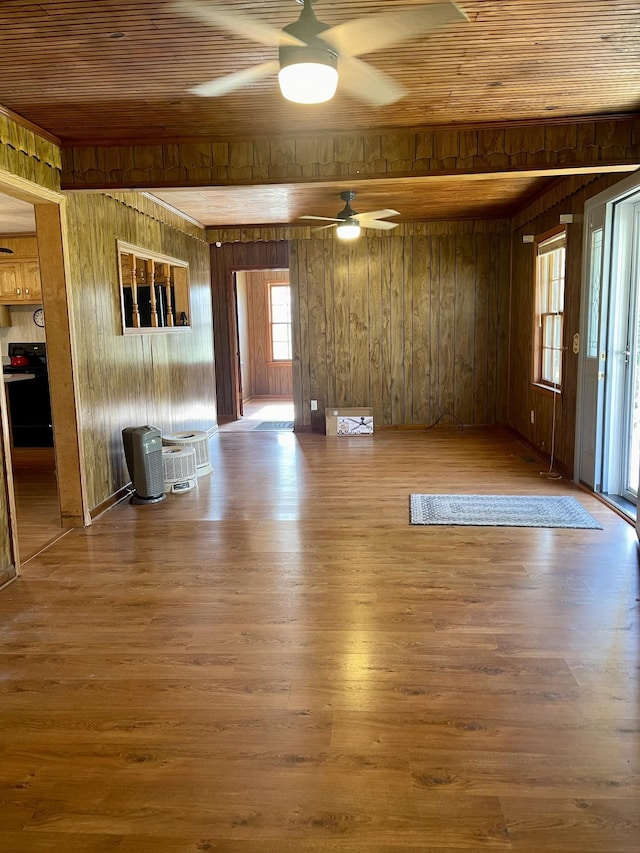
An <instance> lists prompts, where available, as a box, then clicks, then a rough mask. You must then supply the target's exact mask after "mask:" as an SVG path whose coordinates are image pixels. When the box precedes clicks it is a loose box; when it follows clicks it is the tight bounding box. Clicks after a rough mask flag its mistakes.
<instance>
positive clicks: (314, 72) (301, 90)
mask: <svg viewBox="0 0 640 853" xmlns="http://www.w3.org/2000/svg"><path fill="white" fill-rule="evenodd" d="M297 2H298V3H303V8H302V11H301V13H300V17H299V18H298V20H297V21H295V22H294V23H292V24H289V25H288V26H286V27H284V29H282V30H279V29H277V28H276V27H272V26H271V25H269V24H266V23H264V22H263V21H261V20H260V19H258V18H253V17H251V16H250V15H245V14H243V13H242V12H240V11H239V10H238V9H230V8H229V4H228V3H225V4H223V3H221V2H217V3H213V4H205V3H201V2H197V0H179V2H178V3H177V8H178V9H179V10H180V11H181V12H183V13H184V14H186V15H189V16H191V17H194V18H197V19H199V20H201V21H203V22H204V23H207V24H212V25H213V26H216V27H221V28H222V29H225V30H228V31H229V32H233V33H237V34H239V35H241V36H244V37H247V38H250V39H252V40H253V41H257V42H259V43H260V44H264V45H268V46H270V47H277V48H278V54H279V56H278V59H272V60H270V61H268V62H263V63H261V64H259V65H254V66H253V67H251V68H247V69H244V70H242V71H237V72H235V73H234V74H229V75H227V76H226V77H219V78H217V79H215V80H211V81H209V82H208V83H202V84H201V85H199V86H196V87H195V88H194V89H192V92H194V93H195V94H196V95H202V96H203V97H219V96H220V95H226V94H228V93H229V92H233V91H235V90H236V89H240V88H242V87H243V86H248V85H249V84H251V83H253V82H255V81H256V80H260V79H262V78H263V77H268V76H269V75H270V74H275V73H278V80H279V83H280V89H281V91H282V94H283V95H284V97H285V98H287V99H288V100H290V101H294V102H295V103H303V104H318V103H322V102H323V101H328V100H330V99H331V98H332V97H333V95H334V94H335V92H336V88H337V85H338V73H339V75H340V86H341V88H343V89H345V90H346V91H347V92H349V93H350V94H352V95H355V96H356V97H357V98H359V99H361V100H363V101H366V102H368V103H370V104H373V105H382V104H390V103H393V102H394V101H397V100H399V99H400V98H402V97H403V96H404V95H405V94H406V90H405V88H404V87H403V86H402V85H401V84H400V83H398V82H397V81H396V80H394V79H393V78H392V77H390V76H389V75H388V74H386V73H384V72H383V71H379V70H378V69H376V68H374V67H373V66H372V65H369V64H368V63H366V62H363V61H362V60H360V59H358V58H357V57H358V56H360V55H362V54H367V53H372V52H373V51H375V50H380V49H381V48H383V47H388V46H389V45H392V44H397V43H398V42H401V41H404V40H405V39H409V38H416V37H418V36H421V35H423V34H425V33H427V32H430V31H432V30H434V29H436V28H437V27H440V26H444V25H446V24H452V23H457V22H460V21H468V20H469V19H468V18H467V16H466V14H465V13H464V12H463V11H462V9H461V8H460V7H459V6H458V5H457V4H456V3H455V2H453V0H444V2H431V3H421V4H419V5H415V6H412V7H411V8H410V9H404V10H397V11H395V12H381V13H378V14H372V15H367V16H366V17H362V18H356V19H354V20H352V21H346V22H345V23H342V24H337V25H336V26H334V27H332V26H330V25H329V24H324V23H322V21H319V20H318V19H317V18H316V16H315V13H314V11H313V8H312V5H313V3H315V0H297Z"/></svg>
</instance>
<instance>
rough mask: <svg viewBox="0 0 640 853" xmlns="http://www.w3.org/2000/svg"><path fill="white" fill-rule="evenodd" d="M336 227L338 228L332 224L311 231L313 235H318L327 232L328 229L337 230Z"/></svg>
mask: <svg viewBox="0 0 640 853" xmlns="http://www.w3.org/2000/svg"><path fill="white" fill-rule="evenodd" d="M335 227H336V226H335V224H334V223H332V224H331V225H320V226H319V227H318V228H312V229H311V232H312V233H313V234H317V233H318V231H326V230H327V228H335Z"/></svg>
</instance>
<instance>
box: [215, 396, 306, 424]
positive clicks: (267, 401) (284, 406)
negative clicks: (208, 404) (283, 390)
mask: <svg viewBox="0 0 640 853" xmlns="http://www.w3.org/2000/svg"><path fill="white" fill-rule="evenodd" d="M261 421H293V400H290V399H286V398H283V397H253V398H252V399H251V400H248V401H246V402H245V404H244V413H243V416H242V417H241V418H238V419H237V420H230V419H228V418H220V423H219V425H218V429H219V430H220V432H251V431H253V430H255V428H256V427H257V425H258V424H259V423H260V422H261Z"/></svg>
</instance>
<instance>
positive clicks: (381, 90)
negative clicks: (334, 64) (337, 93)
mask: <svg viewBox="0 0 640 853" xmlns="http://www.w3.org/2000/svg"><path fill="white" fill-rule="evenodd" d="M339 69H340V88H341V89H346V90H347V91H348V92H350V93H351V94H352V95H355V96H356V97H357V98H359V99H360V100H362V101H367V102H368V103H370V104H373V105H377V106H382V105H383V104H393V103H394V102H395V101H399V100H400V98H403V97H404V96H405V95H406V94H407V90H406V89H405V88H404V86H401V85H400V83H398V82H396V81H395V80H394V79H393V78H392V77H389V75H388V74H385V72H384V71H379V70H378V69H377V68H374V67H373V65H369V64H368V63H367V62H362V60H361V59H356V58H355V57H353V56H352V57H347V58H346V59H342V58H340V65H339Z"/></svg>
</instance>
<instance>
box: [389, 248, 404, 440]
mask: <svg viewBox="0 0 640 853" xmlns="http://www.w3.org/2000/svg"><path fill="white" fill-rule="evenodd" d="M389 242H390V243H391V277H390V285H391V288H390V297H391V306H390V320H391V324H390V331H391V348H390V350H391V423H394V424H401V423H404V412H405V406H404V400H405V384H404V359H405V352H404V304H403V296H404V239H400V240H394V239H393V238H391V239H390V241H389Z"/></svg>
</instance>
